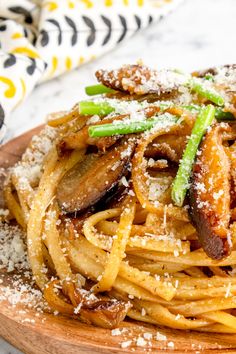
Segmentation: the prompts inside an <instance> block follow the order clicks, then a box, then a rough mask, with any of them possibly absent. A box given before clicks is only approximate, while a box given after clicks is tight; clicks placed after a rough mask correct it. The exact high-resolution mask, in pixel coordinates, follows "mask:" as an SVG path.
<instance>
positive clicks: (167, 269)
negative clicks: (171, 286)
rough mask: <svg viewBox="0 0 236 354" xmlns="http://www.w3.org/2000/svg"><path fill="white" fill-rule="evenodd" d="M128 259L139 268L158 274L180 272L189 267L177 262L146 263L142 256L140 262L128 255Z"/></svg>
mask: <svg viewBox="0 0 236 354" xmlns="http://www.w3.org/2000/svg"><path fill="white" fill-rule="evenodd" d="M127 259H128V262H129V264H130V265H132V266H134V267H136V268H138V269H139V270H144V271H145V272H149V273H151V274H157V275H164V274H165V273H169V274H175V273H176V272H180V271H182V270H185V269H187V268H188V267H189V266H185V265H179V264H175V263H165V264H163V263H161V262H159V263H158V262H156V263H144V262H145V260H144V259H142V258H140V262H135V260H132V261H130V257H127Z"/></svg>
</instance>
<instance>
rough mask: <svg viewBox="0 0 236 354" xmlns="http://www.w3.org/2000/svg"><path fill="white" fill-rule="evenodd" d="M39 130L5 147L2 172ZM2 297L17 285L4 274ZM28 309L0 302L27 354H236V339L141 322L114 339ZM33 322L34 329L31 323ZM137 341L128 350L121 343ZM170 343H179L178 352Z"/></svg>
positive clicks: (3, 328) (0, 323)
mask: <svg viewBox="0 0 236 354" xmlns="http://www.w3.org/2000/svg"><path fill="white" fill-rule="evenodd" d="M39 130H40V128H36V129H34V130H32V131H30V132H27V133H26V134H24V135H22V136H20V137H18V138H16V139H14V140H12V141H10V142H8V143H7V144H5V145H4V146H2V147H0V167H4V168H6V167H8V166H11V165H13V164H14V163H15V162H17V161H18V160H19V158H20V156H21V154H22V153H23V151H24V150H25V148H26V146H27V144H28V143H29V141H30V139H31V137H32V135H33V134H36V133H37V132H38V131H39ZM3 275H4V282H3V283H2V284H0V295H1V292H2V291H3V289H4V287H6V286H9V287H13V285H12V277H13V275H11V274H3ZM24 309H25V308H24V306H23V305H22V304H21V305H17V306H15V307H13V306H12V305H10V304H9V303H8V302H7V301H0V335H1V336H2V337H3V338H5V339H6V340H7V341H9V342H10V343H12V344H13V345H14V346H16V347H17V348H19V349H20V350H22V351H23V352H24V353H26V354H74V353H86V354H90V353H91V354H92V353H132V352H135V353H144V352H145V351H147V352H151V353H159V354H163V353H167V354H170V353H173V352H177V353H185V352H187V353H199V352H200V353H201V352H202V353H216V354H218V353H222V354H223V353H236V336H235V335H221V334H214V333H210V334H206V333H198V332H193V331H192V332H191V331H178V330H171V329H166V328H157V327H155V326H151V325H145V324H142V323H140V322H131V321H126V322H124V323H122V324H121V326H120V328H126V329H127V330H126V331H125V332H124V334H121V335H119V336H112V335H111V331H110V330H106V329H102V328H97V327H92V326H88V325H85V324H82V323H80V322H79V321H77V320H75V319H71V318H67V317H64V316H61V315H58V316H54V315H52V314H48V313H43V314H40V315H36V310H34V309H28V310H27V312H26V313H25V314H24V313H23V312H22V310H24ZM31 322H33V323H31ZM157 331H158V332H160V333H161V334H164V335H166V336H167V341H157V340H152V341H151V344H148V345H146V346H145V347H138V346H137V345H136V339H137V338H138V336H139V335H140V334H142V333H145V332H149V333H152V334H153V337H155V335H156V333H157ZM128 340H132V344H131V345H130V346H129V347H128V348H124V349H122V348H121V343H122V342H125V341H128ZM169 342H173V343H174V347H173V348H172V347H171V346H170V345H169V346H168V343H169Z"/></svg>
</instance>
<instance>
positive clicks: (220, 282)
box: [171, 275, 236, 289]
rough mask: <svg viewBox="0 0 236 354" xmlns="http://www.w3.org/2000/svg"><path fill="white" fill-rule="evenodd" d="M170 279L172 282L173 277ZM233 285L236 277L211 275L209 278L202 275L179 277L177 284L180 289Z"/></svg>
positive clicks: (173, 280)
mask: <svg viewBox="0 0 236 354" xmlns="http://www.w3.org/2000/svg"><path fill="white" fill-rule="evenodd" d="M171 281H172V282H173V283H174V282H175V278H174V277H173V278H171ZM229 283H230V284H231V285H233V284H234V285H235V284H236V278H235V277H221V276H217V275H215V276H212V277H211V278H208V277H202V278H193V277H189V278H188V279H187V280H185V279H179V284H180V286H181V288H182V289H189V288H192V289H194V288H196V286H197V287H198V288H202V289H208V288H209V287H218V286H227V285H228V284H229Z"/></svg>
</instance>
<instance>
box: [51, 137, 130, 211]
mask: <svg viewBox="0 0 236 354" xmlns="http://www.w3.org/2000/svg"><path fill="white" fill-rule="evenodd" d="M130 140H131V141H125V142H124V141H123V143H122V144H120V145H118V146H115V147H113V148H112V149H111V150H110V151H108V152H106V153H105V154H103V155H98V154H89V155H87V156H86V157H85V160H84V161H83V162H82V163H79V164H77V165H76V166H75V167H73V168H72V169H71V170H70V171H68V172H67V173H66V175H65V176H64V177H63V178H62V180H61V181H60V182H59V185H58V187H57V200H58V203H59V205H60V207H61V208H62V210H64V211H65V212H67V213H73V212H75V211H81V210H84V209H86V208H88V207H89V206H92V205H94V204H95V203H97V202H98V201H99V200H100V199H101V198H102V197H103V196H104V195H105V194H106V193H107V192H108V191H109V190H111V188H113V187H114V186H115V185H116V184H117V183H118V182H119V179H120V178H121V177H122V175H123V174H124V173H125V172H126V170H127V164H128V162H129V160H130V157H131V156H132V154H133V151H134V147H135V139H134V138H133V139H130Z"/></svg>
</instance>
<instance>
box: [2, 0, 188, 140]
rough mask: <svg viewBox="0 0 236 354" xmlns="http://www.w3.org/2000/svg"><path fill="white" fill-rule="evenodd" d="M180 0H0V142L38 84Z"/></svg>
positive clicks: (112, 43) (158, 16) (106, 47)
mask: <svg viewBox="0 0 236 354" xmlns="http://www.w3.org/2000/svg"><path fill="white" fill-rule="evenodd" d="M180 2H181V0H52V1H50V0H1V2H0V141H1V140H2V138H3V136H4V134H5V131H6V123H7V122H6V120H7V116H8V115H9V113H10V112H11V111H12V110H13V109H14V108H15V107H17V106H18V105H19V104H21V103H22V102H23V101H24V99H25V97H26V96H27V95H28V94H29V93H30V92H31V91H32V90H33V88H34V87H35V85H37V84H39V83H40V82H43V81H46V80H50V79H52V78H54V77H56V76H58V75H61V74H63V73H65V72H67V71H70V70H72V69H75V68H77V67H78V66H80V65H81V64H83V63H86V62H88V61H90V60H93V59H95V58H96V57H98V56H100V55H102V54H104V53H106V52H107V51H110V50H112V49H113V48H115V47H116V46H117V45H119V44H120V43H121V42H123V41H124V40H126V39H128V38H130V37H131V36H133V35H134V34H135V33H137V32H138V31H140V30H142V29H144V28H146V27H148V26H149V25H150V24H151V23H153V22H157V21H158V20H160V19H161V18H162V17H163V16H165V15H166V14H168V13H169V12H170V11H171V10H173V9H174V8H175V7H176V6H177V5H178V4H179V3H180Z"/></svg>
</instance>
